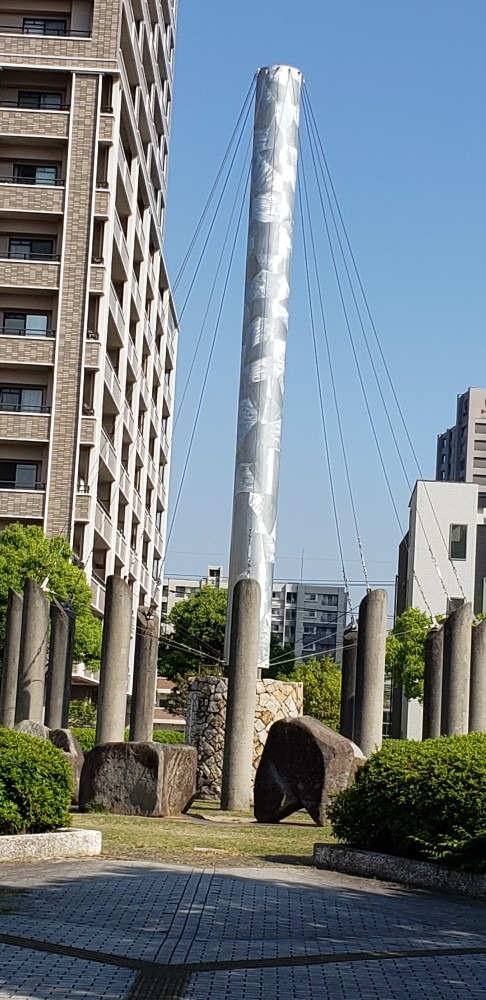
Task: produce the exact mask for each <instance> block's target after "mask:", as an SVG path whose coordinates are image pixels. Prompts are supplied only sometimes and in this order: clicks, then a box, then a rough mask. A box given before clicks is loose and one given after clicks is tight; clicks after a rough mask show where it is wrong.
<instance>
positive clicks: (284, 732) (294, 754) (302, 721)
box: [254, 715, 365, 826]
mask: <svg viewBox="0 0 486 1000" xmlns="http://www.w3.org/2000/svg"><path fill="white" fill-rule="evenodd" d="M364 760H365V757H364V755H363V754H362V752H361V750H360V749H359V747H357V746H356V744H355V743H352V742H351V740H348V739H346V737H345V736H341V735H340V734H339V733H336V732H334V730H333V729H329V727H328V726H325V725H323V723H322V722H318V721H317V719H311V718H310V716H307V715H304V716H302V717H301V718H299V719H286V720H284V721H281V722H275V723H274V724H273V726H272V727H271V729H270V732H269V734H268V739H267V742H266V744H265V748H264V751H263V754H262V759H261V761H260V765H259V768H258V771H257V774H256V779H255V808H254V812H255V818H256V819H257V820H258V822H259V823H278V822H279V821H280V820H281V819H285V817H286V816H290V815H291V813H294V812H297V811H298V810H299V809H302V808H304V809H306V810H307V812H308V813H309V815H310V816H312V819H313V820H314V822H315V823H317V824H318V826H323V825H324V824H325V822H326V819H327V816H326V810H327V806H328V803H329V799H330V796H331V795H333V794H334V793H335V792H339V791H341V789H343V788H347V786H348V785H349V784H350V783H351V782H352V780H353V778H354V775H355V772H356V769H357V768H358V767H359V765H360V764H362V763H364Z"/></svg>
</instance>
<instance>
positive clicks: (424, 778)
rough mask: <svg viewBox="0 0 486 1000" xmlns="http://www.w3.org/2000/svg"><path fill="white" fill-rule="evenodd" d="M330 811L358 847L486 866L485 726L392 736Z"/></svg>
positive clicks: (335, 825)
mask: <svg viewBox="0 0 486 1000" xmlns="http://www.w3.org/2000/svg"><path fill="white" fill-rule="evenodd" d="M330 816H331V823H332V829H333V833H334V834H335V836H337V837H338V839H339V840H342V841H344V842H345V843H347V844H350V845H352V846H353V847H360V848H362V849H364V850H368V851H382V852H385V853H388V854H396V855H400V856H402V857H408V858H419V859H422V860H424V859H425V860H433V861H437V860H442V861H444V862H446V863H447V864H449V865H453V866H459V867H472V868H473V869H474V870H476V871H480V870H482V867H481V866H482V865H484V868H485V869H486V850H485V848H486V733H470V734H469V735H468V736H441V737H440V739H437V740H425V741H424V742H423V743H415V742H412V741H400V740H389V741H387V742H386V743H385V745H384V746H383V748H382V749H381V750H379V751H378V752H377V753H375V754H373V755H372V756H371V757H370V758H369V759H368V760H367V762H366V763H365V764H364V765H363V767H362V768H360V770H359V771H358V772H357V775H356V780H355V782H354V784H353V785H351V786H350V788H348V789H346V790H345V791H343V792H340V793H339V794H338V795H337V796H336V798H335V800H334V802H333V804H332V806H331V809H330Z"/></svg>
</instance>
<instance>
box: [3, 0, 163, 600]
mask: <svg viewBox="0 0 486 1000" xmlns="http://www.w3.org/2000/svg"><path fill="white" fill-rule="evenodd" d="M176 6H177V0H43V2H42V4H40V3H36V4H27V3H26V2H25V0H4V2H2V4H1V7H2V10H1V14H0V67H1V69H0V334H1V336H0V527H1V526H3V525H5V523H6V522H8V521H12V520H20V521H23V522H26V523H30V524H36V525H39V526H41V527H42V528H43V529H44V530H45V531H46V532H47V534H48V535H57V534H63V535H66V536H67V537H68V538H69V539H70V541H71V544H72V546H73V548H74V551H75V553H76V555H77V556H78V558H79V560H80V563H81V564H83V565H84V567H85V569H86V573H87V576H88V579H89V580H90V581H91V585H92V589H93V606H94V608H95V610H96V611H97V612H98V613H99V614H102V612H103V608H104V597H105V592H104V587H105V580H106V577H107V575H108V574H111V573H116V574H119V575H122V576H124V577H125V578H126V579H127V580H128V581H129V582H130V583H131V585H132V588H133V594H134V606H135V605H136V604H138V603H144V602H146V603H147V602H150V601H151V599H152V597H153V596H154V592H155V589H156V580H157V578H158V576H159V571H160V567H161V565H162V558H163V554H164V543H165V529H166V507H167V486H168V468H169V458H170V446H169V442H170V437H171V415H172V388H173V376H174V367H175V359H176V342H177V321H176V316H175V311H174V307H173V303H172V299H171V293H170V290H169V283H168V279H167V273H166V268H165V264H164V257H163V230H164V215H165V205H166V180H167V157H168V148H169V127H170V113H171V95H172V74H173V61H174V39H175V18H176Z"/></svg>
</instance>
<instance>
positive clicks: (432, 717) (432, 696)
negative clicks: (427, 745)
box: [422, 628, 444, 740]
mask: <svg viewBox="0 0 486 1000" xmlns="http://www.w3.org/2000/svg"><path fill="white" fill-rule="evenodd" d="M443 656H444V629H443V628H433V629H431V630H430V632H429V633H428V635H427V638H426V640H425V665H424V711H423V719H422V739H423V740H435V739H437V737H438V736H440V713H441V702H442V663H443Z"/></svg>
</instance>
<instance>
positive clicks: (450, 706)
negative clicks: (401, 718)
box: [440, 603, 473, 736]
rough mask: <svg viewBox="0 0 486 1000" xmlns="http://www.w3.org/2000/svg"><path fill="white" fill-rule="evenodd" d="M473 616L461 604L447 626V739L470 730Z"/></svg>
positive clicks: (443, 707) (443, 721)
mask: <svg viewBox="0 0 486 1000" xmlns="http://www.w3.org/2000/svg"><path fill="white" fill-rule="evenodd" d="M472 617H473V615H472V605H471V604H469V603H467V604H462V605H461V607H459V608H457V610H456V611H453V612H452V614H450V615H449V617H448V618H447V620H446V622H445V624H444V659H443V671H442V704H441V724H440V731H441V733H442V734H443V735H445V736H454V735H461V734H463V733H467V730H468V722H469V674H470V666H471V642H472V635H471V633H472Z"/></svg>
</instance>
